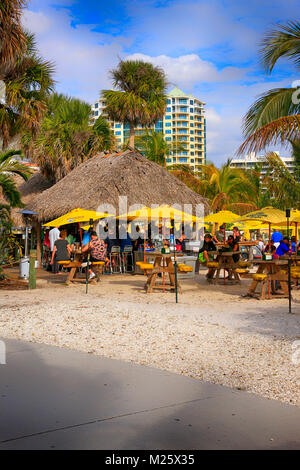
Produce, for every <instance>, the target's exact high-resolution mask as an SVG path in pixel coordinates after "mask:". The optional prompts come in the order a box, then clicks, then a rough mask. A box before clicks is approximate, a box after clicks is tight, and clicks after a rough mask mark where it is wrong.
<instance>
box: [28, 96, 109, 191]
mask: <svg viewBox="0 0 300 470" xmlns="http://www.w3.org/2000/svg"><path fill="white" fill-rule="evenodd" d="M46 103H47V109H48V110H47V112H46V114H45V117H44V119H43V121H42V123H41V129H40V132H39V133H38V135H37V136H36V137H34V138H32V136H31V134H30V133H29V132H27V133H25V134H24V135H23V138H22V144H23V147H24V150H25V153H26V155H28V156H29V157H30V158H31V159H32V160H34V161H35V162H36V163H37V164H38V165H39V166H40V169H41V172H42V173H43V174H44V175H45V176H46V177H47V178H48V179H50V180H52V181H53V182H55V181H58V180H60V179H61V178H63V177H64V176H65V175H67V174H68V173H69V172H70V171H72V170H73V169H74V168H75V167H76V166H78V165H79V164H80V163H82V162H83V161H85V160H86V159H88V158H91V157H93V156H94V155H95V154H96V153H97V152H99V151H102V150H106V149H109V146H113V145H114V140H113V139H110V137H111V134H110V129H109V126H108V124H107V123H105V121H103V120H101V121H99V123H100V124H101V126H100V124H98V125H97V123H96V124H95V126H96V127H95V126H94V127H95V130H94V128H93V127H92V126H90V125H89V120H90V112H91V109H90V105H89V104H88V103H85V102H84V101H81V100H79V99H76V98H70V97H68V96H65V95H62V94H57V93H54V94H52V95H50V97H48V99H47V100H46ZM100 127H101V128H100ZM108 137H109V139H108Z"/></svg>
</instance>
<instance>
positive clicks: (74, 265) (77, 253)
mask: <svg viewBox="0 0 300 470" xmlns="http://www.w3.org/2000/svg"><path fill="white" fill-rule="evenodd" d="M72 253H73V254H74V260H73V261H71V262H70V263H66V264H65V267H66V268H71V269H70V271H69V273H68V277H67V280H66V284H71V283H72V282H82V281H83V279H82V278H77V274H78V272H79V269H80V268H81V267H83V262H82V258H83V257H84V256H85V255H87V254H88V253H87V252H85V253H82V252H81V250H74V251H72ZM92 265H93V263H92V262H90V266H92ZM86 266H87V263H84V267H86ZM93 269H94V268H93ZM95 272H96V271H95ZM97 281H99V272H96V278H93V279H89V281H88V282H90V283H95V282H97Z"/></svg>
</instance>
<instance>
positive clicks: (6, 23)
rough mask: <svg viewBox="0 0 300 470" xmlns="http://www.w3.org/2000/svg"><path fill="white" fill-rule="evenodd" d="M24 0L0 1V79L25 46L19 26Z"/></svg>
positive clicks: (2, 78) (4, 75)
mask: <svg viewBox="0 0 300 470" xmlns="http://www.w3.org/2000/svg"><path fill="white" fill-rule="evenodd" d="M25 4H26V0H1V3H0V38H1V41H0V80H4V79H5V77H6V74H7V72H8V71H9V70H10V69H11V68H12V67H13V65H14V62H15V60H16V58H17V57H18V56H19V55H20V54H21V53H22V52H23V51H24V49H25V47H26V38H25V35H24V32H23V30H22V27H21V14H22V8H23V7H24V6H25Z"/></svg>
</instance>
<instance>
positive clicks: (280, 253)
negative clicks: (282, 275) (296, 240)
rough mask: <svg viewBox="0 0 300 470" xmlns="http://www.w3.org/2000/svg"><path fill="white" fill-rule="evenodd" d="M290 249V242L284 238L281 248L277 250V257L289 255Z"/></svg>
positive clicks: (280, 244) (281, 241)
mask: <svg viewBox="0 0 300 470" xmlns="http://www.w3.org/2000/svg"><path fill="white" fill-rule="evenodd" d="M289 249H290V242H289V239H288V238H287V237H284V238H283V239H282V240H280V243H279V246H278V247H277V249H276V255H278V256H283V255H287V254H288V252H289Z"/></svg>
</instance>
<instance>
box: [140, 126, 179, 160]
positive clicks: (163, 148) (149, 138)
mask: <svg viewBox="0 0 300 470" xmlns="http://www.w3.org/2000/svg"><path fill="white" fill-rule="evenodd" d="M135 147H136V148H137V149H138V150H139V151H140V152H141V153H143V154H144V155H145V157H147V158H148V159H149V160H151V161H153V162H156V163H158V164H159V165H161V166H166V157H168V156H169V155H170V154H171V153H172V152H175V151H176V152H181V151H182V150H184V146H183V145H182V144H181V143H180V142H170V143H169V142H167V141H166V140H165V139H164V136H163V134H162V133H161V132H155V131H154V130H150V131H149V130H148V129H146V130H145V133H144V134H143V135H141V136H138V137H136V138H135Z"/></svg>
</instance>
